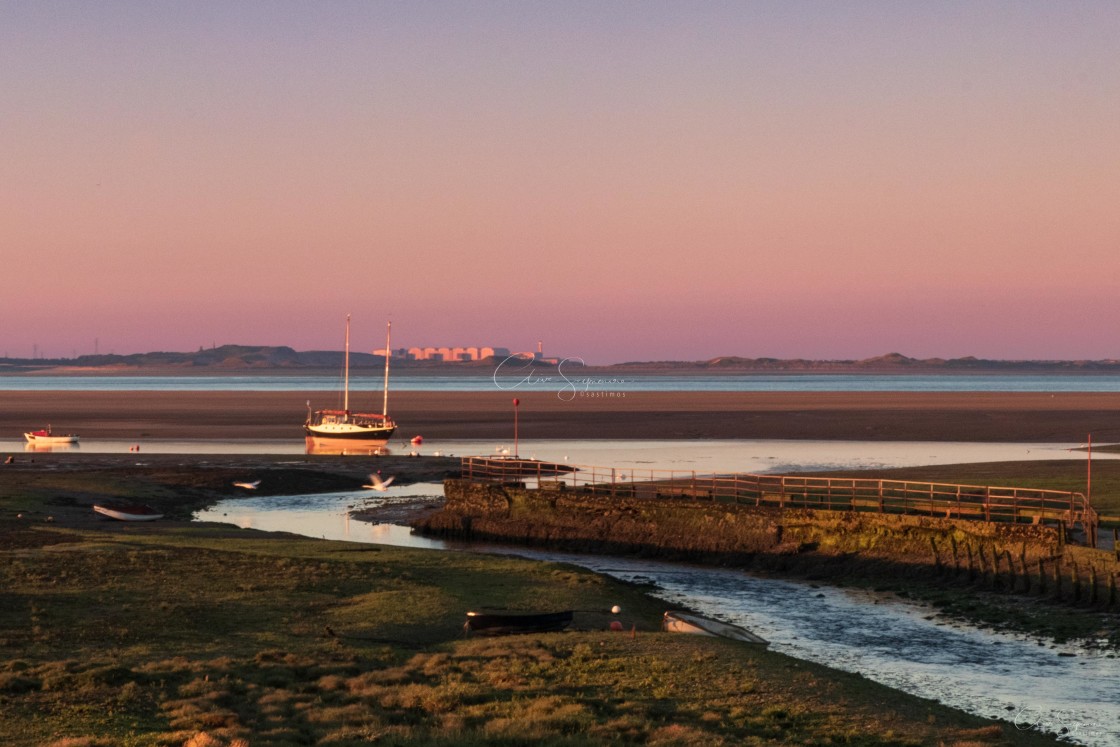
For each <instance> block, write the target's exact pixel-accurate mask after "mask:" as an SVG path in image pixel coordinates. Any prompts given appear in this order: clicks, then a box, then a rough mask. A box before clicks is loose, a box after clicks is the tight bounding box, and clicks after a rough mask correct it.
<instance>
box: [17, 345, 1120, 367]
mask: <svg viewBox="0 0 1120 747" xmlns="http://www.w3.org/2000/svg"><path fill="white" fill-rule="evenodd" d="M342 362H343V353H342V351H334V350H330V351H325V350H312V351H305V352H298V351H296V350H293V349H292V348H290V347H286V346H281V347H270V346H253V345H223V346H221V347H214V348H202V349H199V350H197V351H195V352H192V353H168V352H156V353H136V354H133V355H83V356H79V357H77V358H58V359H40V358H36V359H30V358H22V359H21V358H0V373H3V372H8V373H19V372H30V371H44V370H53V371H59V372H67V371H72V372H77V371H87V372H102V373H115V372H129V371H133V372H136V371H153V372H154V371H158V370H185V369H189V370H191V371H192V372H196V373H203V372H212V373H232V372H237V371H255V370H270V371H299V370H307V369H336V370H337V369H339V368H341V367H342ZM499 362H500V361H497V360H493V359H488V360H482V361H464V362H447V363H445V362H437V361H408V360H404V359H399V358H397V359H394V360H393V366H394V367H395V368H405V369H409V370H413V371H428V370H431V371H448V370H480V369H489V368H492V367H493V366H494V365H496V364H497V363H499ZM384 365H385V359H384V358H383V357H382V356H379V355H371V354H369V353H354V352H351V354H350V367H351V368H353V369H363V368H365V369H368V368H380V367H382V366H384ZM539 365H546V366H548V365H555V363H554V362H552V363H549V362H542V363H540V364H539ZM587 368H588V369H589V370H602V371H628V372H648V373H656V372H672V373H686V372H695V373H720V372H752V371H757V372H760V373H765V372H776V371H782V372H805V373H845V372H847V373H894V374H898V373H1001V372H1003V373H1008V372H1019V373H1031V372H1033V373H1120V360H1114V359H1109V360H1096V361H1086V360H1082V361H1061V360H1033V361H1032V360H984V359H981V358H974V357H971V356H970V357H966V358H952V359H943V358H924V359H920V358H910V357H908V356H905V355H902V354H900V353H888V354H887V355H880V356H876V357H874V358H864V359H862V360H808V359H804V358H794V359H781V358H741V357H738V356H721V357H718V358H712V359H710V360H704V361H631V362H627V363H615V364H611V365H604V366H588V367H587Z"/></svg>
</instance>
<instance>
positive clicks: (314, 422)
mask: <svg viewBox="0 0 1120 747" xmlns="http://www.w3.org/2000/svg"><path fill="white" fill-rule="evenodd" d="M391 332H392V322H388V323H387V324H386V331H385V393H384V402H383V404H382V411H381V412H380V413H368V412H351V411H350V315H349V314H348V315H347V316H346V352H345V356H344V358H343V385H342V392H343V395H342V409H341V410H315V411H314V412H312V411H311V403H310V402H308V403H307V422H306V423H304V425H303V429H304V431H305V433H306V434H307V448H308V451H320V450H321V451H331V450H334V451H338V450H346V451H350V450H364V449H378V448H380V447H382V446H384V445H385V444H386V443H387V442H388V441H389V438H390V437H391V436H392V435H393V431H395V430H396V429H397V424H396V423H394V422H393V419H392V418H390V417H389V415H388V412H389V357H390V347H389V340H390V334H391Z"/></svg>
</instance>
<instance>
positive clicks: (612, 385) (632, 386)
mask: <svg viewBox="0 0 1120 747" xmlns="http://www.w3.org/2000/svg"><path fill="white" fill-rule="evenodd" d="M382 385H383V380H382V378H381V377H380V376H376V375H372V374H371V375H362V374H358V375H351V378H350V388H351V390H352V391H361V390H368V391H380V390H381V388H382ZM339 387H340V380H339V377H337V376H330V375H318V376H312V375H274V374H273V375H268V374H264V375H252V374H236V375H228V376H227V375H222V376H213V375H211V376H133V375H129V376H101V375H91V376H84V375H82V376H57V375H47V374H44V375H11V376H7V375H6V376H0V390H10V391H55V390H58V391H309V392H311V391H332V390H335V389H338V388H339ZM390 387H391V389H392V390H393V391H418V392H490V391H494V390H499V391H501V390H504V391H511V392H517V391H547V392H556V393H557V394H559V395H561V396H564V395H566V394H571V395H573V396H574V395H575V394H576V393H577V392H588V391H592V392H655V391H667V392H688V391H700V392H829V391H838V392H1120V375H1111V374H1100V375H1028V374H1016V375H1006V376H1005V375H925V374H913V375H866V374H793V373H790V374H719V375H703V374H695V375H689V376H679V375H652V374H645V375H638V374H625V373H619V374H581V373H579V372H578V370H577V371H565V370H560V371H557V370H550V369H545V370H544V371H533V372H531V373H525V372H523V371H522V372H505V371H496V372H493V373H489V372H488V373H478V374H457V375H453V376H452V375H423V376H418V375H408V374H398V375H394V376H393V378H392V381H391V384H390Z"/></svg>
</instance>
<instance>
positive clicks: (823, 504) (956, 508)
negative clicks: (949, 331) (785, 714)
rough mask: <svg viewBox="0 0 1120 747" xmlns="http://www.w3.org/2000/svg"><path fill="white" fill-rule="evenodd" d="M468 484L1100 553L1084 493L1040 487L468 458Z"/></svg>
mask: <svg viewBox="0 0 1120 747" xmlns="http://www.w3.org/2000/svg"><path fill="white" fill-rule="evenodd" d="M462 476H463V479H465V480H469V481H474V482H499V483H523V484H524V485H525V486H526V487H528V488H541V489H562V490H579V491H582V492H584V493H592V494H604V495H611V496H626V497H634V498H649V499H663V500H693V501H712V502H717V503H733V504H739V505H753V506H760V507H762V506H768V507H774V508H785V509H821V510H825V511H870V512H877V513H892V514H919V515H925V516H938V517H945V518H959V519H972V520H976V521H996V522H1006V523H1033V524H1039V523H1048V524H1059V525H1061V526H1064V527H1068V528H1073V527H1075V526H1079V527H1081V529H1082V530H1083V531H1084V533H1085V538H1086V542H1087V544H1089V545H1090V546H1096V539H1097V527H1098V526H1099V524H1100V519H1099V517H1098V515H1097V512H1096V510H1095V509H1094V508H1093V507H1092V506H1090V505H1089V502H1088V501H1087V500H1086V499H1085V496H1084V495H1082V494H1081V493H1077V492H1071V491H1062V490H1040V489H1036V488H1013V487H994V486H990V485H958V484H952V483H933V482H915V481H911V480H879V479H872V478H858V477H802V476H793V475H756V474H747V473H735V474H716V475H698V474H696V472H695V471H687V472H686V471H680V470H656V469H620V468H616V467H596V466H587V465H568V464H557V463H549V462H540V461H536V460H519V459H510V458H504V459H494V458H488V457H464V458H463V459H462Z"/></svg>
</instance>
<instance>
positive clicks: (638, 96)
mask: <svg viewBox="0 0 1120 747" xmlns="http://www.w3.org/2000/svg"><path fill="white" fill-rule="evenodd" d="M1118 38H1120V5H1118V4H1116V3H1115V2H1080V3H1076V4H1066V3H1036V2H1018V1H1016V2H989V3H971V2H959V3H957V2H946V3H932V4H919V3H894V2H843V3H829V2H805V3H799V2H788V1H786V0H781V1H778V2H738V1H736V2H619V3H604V2H599V1H595V2H563V3H552V2H549V3H545V2H524V1H521V0H518V1H511V2H424V3H397V2H374V1H371V0H361V1H355V2H324V3H306V2H269V3H220V2H200V3H172V2H104V3H85V2H50V1H49V0H48V1H46V2H34V3H28V2H8V1H7V0H0V66H2V69H3V70H4V71H5V73H4V75H3V76H0V102H2V103H0V260H2V264H0V272H2V277H3V278H4V282H3V292H2V293H0V355H8V356H13V357H31V356H32V354H33V351H38V353H39V354H40V355H42V356H49V357H57V356H64V357H68V356H71V355H74V354H79V355H80V354H85V353H92V352H94V347H95V344H96V345H97V348H98V350H99V351H100V352H102V353H107V352H117V353H132V352H145V351H152V350H194V349H197V348H198V347H200V346H206V347H208V346H210V345H212V344H217V345H221V344H226V343H238V344H253V345H281V344H283V345H291V346H293V347H295V348H297V349H301V350H307V349H338V348H339V347H340V338H341V333H342V324H343V319H344V317H345V315H346V314H347V313H352V314H353V315H354V340H355V345H356V346H357V347H359V348H361V349H372V348H374V347H380V346H381V344H382V343H383V339H382V334H383V330H384V322H385V320H386V319H387V318H391V319H392V320H393V330H394V345H395V346H398V345H399V346H410V345H498V346H505V347H510V348H513V349H532V348H535V346H536V342H537V340H543V341H544V347H545V352H546V353H550V354H553V355H561V356H579V357H583V358H585V359H586V360H587V361H588V362H593V363H607V362H615V361H625V360H659V359H690V360H691V359H704V358H710V357H715V356H719V355H742V356H750V357H756V356H771V357H806V358H863V357H869V356H873V355H879V354H883V353H887V352H892V351H897V352H901V353H904V354H907V355H912V356H915V357H931V356H940V357H959V356H965V355H975V356H977V357H984V358H1031V359H1051V358H1112V357H1120V345H1118V344H1117V342H1116V336H1117V335H1116V333H1115V331H1114V330H1116V329H1118V328H1120V303H1118V302H1117V290H1118V288H1120V208H1118V206H1120V55H1118V54H1116V39H1118ZM95 341H96V342H95Z"/></svg>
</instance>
